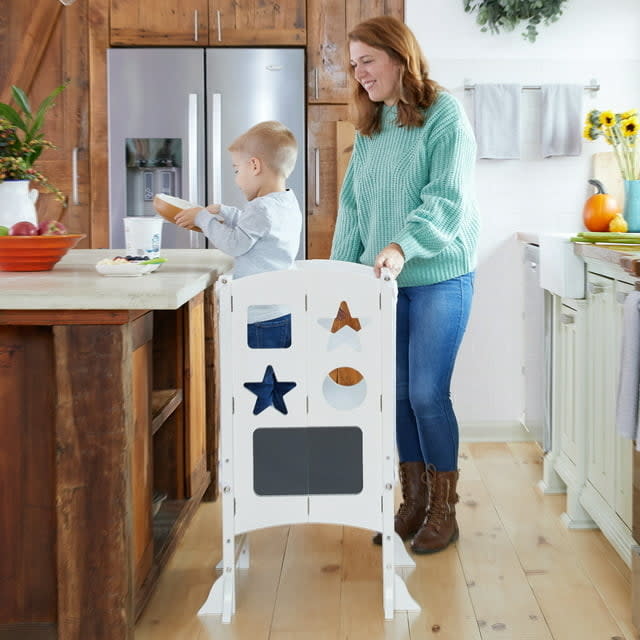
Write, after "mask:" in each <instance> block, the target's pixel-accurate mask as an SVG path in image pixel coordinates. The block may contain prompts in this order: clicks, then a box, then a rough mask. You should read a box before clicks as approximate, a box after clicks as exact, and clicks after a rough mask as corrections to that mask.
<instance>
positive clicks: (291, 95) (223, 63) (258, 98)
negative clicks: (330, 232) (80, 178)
mask: <svg viewBox="0 0 640 640" xmlns="http://www.w3.org/2000/svg"><path fill="white" fill-rule="evenodd" d="M107 63H108V99H109V105H108V111H109V181H110V187H109V196H110V204H109V210H110V246H111V247H113V248H123V247H124V246H125V244H124V223H123V219H124V217H125V216H153V215H155V211H154V209H153V196H154V194H156V193H166V194H169V195H174V196H177V197H180V198H183V199H185V200H188V201H190V202H192V203H195V204H199V205H203V206H205V205H207V204H213V203H220V202H222V203H224V204H230V205H235V206H237V207H243V206H244V205H245V204H246V201H245V199H244V197H243V196H242V193H241V191H240V189H239V188H238V187H237V186H236V184H235V182H234V175H233V171H232V168H231V160H230V156H229V153H228V151H227V148H228V147H229V145H230V144H231V142H233V140H234V139H235V138H236V137H237V136H239V135H240V134H241V133H243V132H244V131H246V130H247V129H248V128H249V127H251V126H253V125H254V124H257V123H258V122H261V121H263V120H279V121H280V122H282V123H283V124H284V125H286V126H287V127H289V129H291V131H292V132H293V133H294V135H295V136H296V139H297V141H298V160H297V162H296V166H295V169H294V171H293V173H292V174H291V176H290V177H289V179H288V181H287V186H288V187H289V188H291V189H292V190H293V192H294V193H295V195H296V196H297V198H298V202H299V203H300V209H301V211H303V212H304V211H305V206H304V205H305V203H304V197H305V178H304V176H305V166H304V165H305V157H306V153H305V148H306V140H305V106H304V105H305V98H304V90H305V80H304V49H301V48H297V49H296V48H290V49H271V48H242V49H240V48H238V49H231V48H224V49H223V48H210V49H202V48H188V49H186V48H182V49H180V48H175V49H173V48H171V49H170V48H157V49H156V48H154V49H150V48H136V49H109V50H108V53H107ZM303 217H304V216H303ZM162 247H163V248H204V247H205V239H204V236H203V235H202V234H201V233H197V232H194V231H187V230H185V229H181V228H179V227H177V226H175V225H173V224H170V223H167V224H165V225H164V227H163V231H162ZM304 247H305V225H304V220H303V228H302V236H301V241H300V251H299V253H298V258H304V253H305V249H304Z"/></svg>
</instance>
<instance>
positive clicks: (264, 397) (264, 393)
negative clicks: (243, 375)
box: [244, 365, 296, 416]
mask: <svg viewBox="0 0 640 640" xmlns="http://www.w3.org/2000/svg"><path fill="white" fill-rule="evenodd" d="M244 386H245V387H246V388H247V389H249V391H251V393H255V394H256V396H257V398H256V404H255V406H254V407H253V415H254V416H257V415H258V414H259V413H262V412H263V411H264V410H265V409H268V408H269V407H270V406H271V405H273V408H274V409H277V410H278V411H279V412H280V413H284V414H285V415H286V414H287V413H288V411H287V405H286V404H285V403H284V394H285V393H289V391H291V389H293V388H294V387H295V386H296V383H295V382H278V379H277V378H276V374H275V372H274V370H273V367H272V366H271V365H268V366H267V368H266V369H265V372H264V376H263V378H262V382H245V383H244Z"/></svg>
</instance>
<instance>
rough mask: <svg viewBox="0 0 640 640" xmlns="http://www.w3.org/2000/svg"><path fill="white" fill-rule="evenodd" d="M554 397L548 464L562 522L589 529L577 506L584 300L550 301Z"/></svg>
mask: <svg viewBox="0 0 640 640" xmlns="http://www.w3.org/2000/svg"><path fill="white" fill-rule="evenodd" d="M553 315H554V323H553V347H552V349H553V361H554V366H553V373H552V380H553V391H552V411H553V413H552V424H553V425H554V429H553V437H552V448H551V452H550V456H549V457H550V458H551V459H552V460H553V467H554V470H555V471H556V472H557V474H558V475H559V476H560V478H561V479H562V482H563V483H564V484H565V487H566V494H567V501H566V506H565V512H564V514H563V520H564V522H565V524H566V525H567V527H569V528H572V529H582V528H591V527H594V526H595V525H594V522H593V520H592V519H591V516H589V514H588V513H587V512H586V511H585V509H584V507H583V506H582V505H581V504H580V494H581V492H582V489H583V487H584V484H585V482H586V476H587V470H586V466H587V461H586V456H587V453H586V451H587V443H586V437H587V430H586V428H585V422H586V418H587V407H586V405H587V400H588V398H587V391H586V373H587V362H588V361H587V311H586V302H585V301H584V300H572V299H566V298H562V299H560V298H558V297H557V296H554V313H553Z"/></svg>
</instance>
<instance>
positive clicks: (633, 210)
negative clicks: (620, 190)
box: [623, 180, 640, 233]
mask: <svg viewBox="0 0 640 640" xmlns="http://www.w3.org/2000/svg"><path fill="white" fill-rule="evenodd" d="M623 215H624V219H625V220H626V221H627V226H628V227H629V229H628V231H631V232H633V233H636V232H639V231H640V180H625V181H624V212H623Z"/></svg>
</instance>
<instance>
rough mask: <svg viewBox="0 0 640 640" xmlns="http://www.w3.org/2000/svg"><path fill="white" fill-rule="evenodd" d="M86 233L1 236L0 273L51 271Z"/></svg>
mask: <svg viewBox="0 0 640 640" xmlns="http://www.w3.org/2000/svg"><path fill="white" fill-rule="evenodd" d="M84 237H85V234H84V233H70V234H67V235H63V236H0V271H51V269H53V267H54V265H55V264H56V263H57V262H58V260H60V258H62V256H64V254H65V253H67V251H69V249H72V248H73V247H75V246H76V244H77V243H78V242H79V241H80V240H82V238H84Z"/></svg>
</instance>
